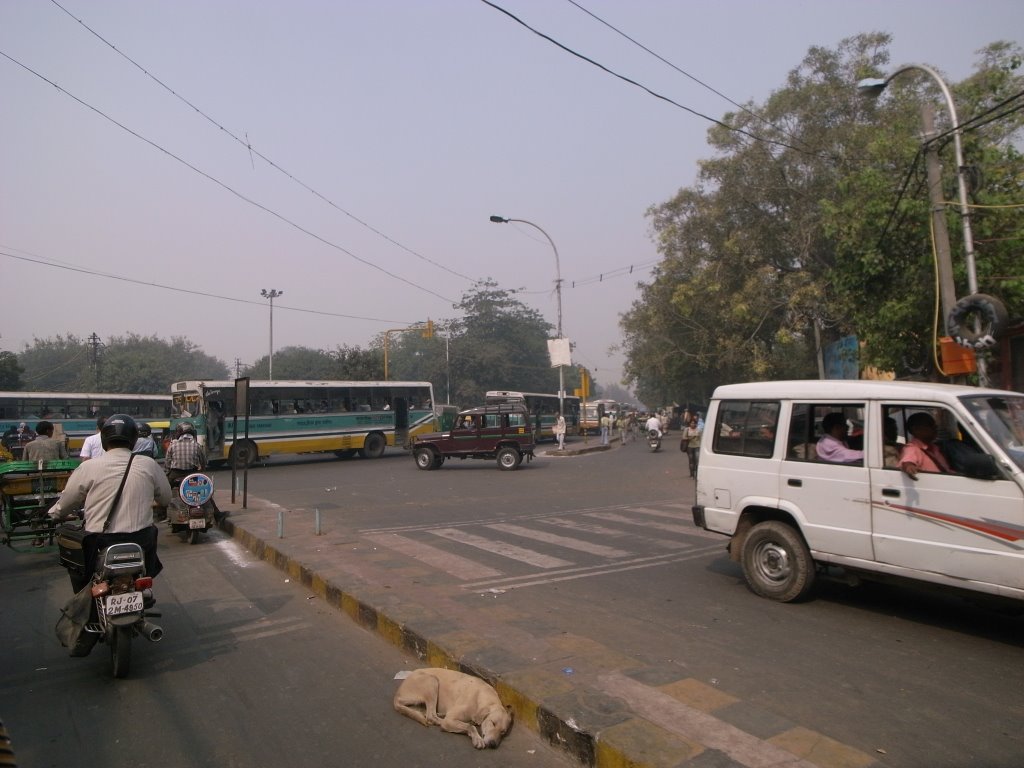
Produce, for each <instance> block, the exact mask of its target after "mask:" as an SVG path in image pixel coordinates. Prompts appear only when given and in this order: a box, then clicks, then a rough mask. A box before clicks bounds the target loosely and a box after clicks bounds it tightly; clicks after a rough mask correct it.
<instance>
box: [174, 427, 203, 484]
mask: <svg viewBox="0 0 1024 768" xmlns="http://www.w3.org/2000/svg"><path fill="white" fill-rule="evenodd" d="M177 429H178V431H179V433H180V435H179V437H178V438H177V439H176V440H174V441H172V442H171V444H170V445H169V446H167V455H166V456H165V457H164V471H165V472H166V473H167V479H168V480H170V481H171V483H177V482H180V481H181V480H182V478H185V477H187V476H188V475H191V474H192V473H193V472H202V471H203V470H204V469H206V451H205V450H204V449H203V446H201V445H200V444H199V441H198V440H197V439H196V428H195V426H193V425H192V424H191V422H188V421H184V422H182V423H181V424H179V425H178V427H177Z"/></svg>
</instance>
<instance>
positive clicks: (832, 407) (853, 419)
mask: <svg viewBox="0 0 1024 768" xmlns="http://www.w3.org/2000/svg"><path fill="white" fill-rule="evenodd" d="M829 414H835V415H831V416H830V415H829ZM864 414H865V408H864V403H793V412H792V416H791V417H790V419H789V437H788V438H787V441H786V458H787V459H789V460H790V461H816V462H822V461H825V459H823V458H822V457H821V456H820V455H819V454H818V441H819V440H821V438H822V437H823V436H824V434H825V431H824V429H823V428H822V424H823V423H824V422H825V420H826V418H827V419H828V420H829V421H830V422H831V421H835V420H839V421H842V422H843V423H845V425H846V430H845V434H844V436H843V442H844V443H845V446H846V448H847V449H849V450H850V451H863V450H864V432H865V424H864ZM833 444H834V443H833ZM840 450H842V449H840ZM827 463H832V464H847V465H850V466H864V460H863V458H862V457H860V458H857V459H854V458H852V457H851V458H846V457H844V460H842V461H840V460H839V459H837V458H832V459H831V460H830V461H828V462H827Z"/></svg>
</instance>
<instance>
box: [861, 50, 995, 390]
mask: <svg viewBox="0 0 1024 768" xmlns="http://www.w3.org/2000/svg"><path fill="white" fill-rule="evenodd" d="M914 69H916V70H918V71H920V72H924V73H925V74H926V75H928V76H929V77H931V78H932V80H934V81H935V83H936V85H938V86H939V90H940V91H942V96H943V98H944V99H945V101H946V110H947V111H948V112H949V120H950V123H951V125H952V126H953V127H952V132H953V153H954V157H955V161H956V181H957V193H958V197H959V203H960V218H961V219H962V221H963V224H962V227H963V237H964V261H965V263H966V265H967V291H968V294H971V295H973V294H975V293H977V292H978V271H977V264H976V261H975V258H974V233H973V232H972V230H971V209H970V206H969V205H968V203H967V167H966V166H965V165H964V147H963V139H962V136H963V129H962V128H961V127H960V118H959V117H958V116H957V113H956V104H955V103H954V102H953V94H952V93H951V92H950V90H949V86H948V85H946V81H945V80H943V79H942V76H941V75H940V74H939V73H938V72H937V71H935V70H934V69H932V68H931V67H929V66H928V65H927V64H905V65H903V66H902V67H900V68H899V69H897V70H896V71H895V72H893V73H892V74H891V75H889V76H888V77H886V78H882V79H879V78H873V77H869V78H866V79H864V80H861V81H860V82H859V83H857V90H859V91H860V92H861V93H863V94H866V95H870V96H878V95H879V94H881V93H882V91H884V90H885V89H886V87H887V86H888V85H889V83H891V82H892V80H893V78H895V77H897V76H898V75H901V74H903V73H904V72H909V71H910V70H914ZM924 119H925V141H926V142H927V141H929V140H930V139H931V135H930V130H933V129H930V126H929V124H928V122H929V119H928V113H927V112H926V113H925V118H924ZM929 186H932V184H931V181H929ZM942 223H943V225H944V224H945V219H944V218H943V219H942ZM947 241H948V236H947ZM946 268H947V269H948V270H949V272H950V274H952V266H951V265H949V264H947V265H946ZM953 303H956V295H955V288H954V295H953ZM950 310H951V307H946V306H943V311H944V312H945V313H946V318H945V319H946V321H947V322H948V321H949V313H950ZM977 362H978V379H979V382H980V383H981V385H982V386H985V385H986V384H987V383H988V382H987V380H988V375H987V372H986V370H985V361H984V359H983V358H981V357H980V356H979V357H978V361H977Z"/></svg>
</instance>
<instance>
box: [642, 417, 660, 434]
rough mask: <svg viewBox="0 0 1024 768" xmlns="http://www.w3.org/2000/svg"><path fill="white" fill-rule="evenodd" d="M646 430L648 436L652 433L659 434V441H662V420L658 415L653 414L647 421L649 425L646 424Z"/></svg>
mask: <svg viewBox="0 0 1024 768" xmlns="http://www.w3.org/2000/svg"><path fill="white" fill-rule="evenodd" d="M644 429H645V430H647V434H650V433H651V432H652V431H654V432H657V433H658V439H659V440H660V439H661V419H659V418H658V414H656V413H652V414H651V417H650V418H649V419H648V420H647V423H646V424H644Z"/></svg>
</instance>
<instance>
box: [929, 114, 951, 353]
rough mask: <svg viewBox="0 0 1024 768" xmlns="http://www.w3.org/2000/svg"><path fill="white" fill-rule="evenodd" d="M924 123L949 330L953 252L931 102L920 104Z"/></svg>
mask: <svg viewBox="0 0 1024 768" xmlns="http://www.w3.org/2000/svg"><path fill="white" fill-rule="evenodd" d="M921 126H922V128H923V129H924V137H923V138H924V141H925V142H926V143H925V152H924V154H925V167H926V169H927V171H928V200H929V202H930V203H931V206H932V228H933V230H934V232H935V251H936V259H937V261H938V264H937V267H936V268H937V270H938V273H939V297H940V299H941V302H942V333H943V335H948V334H947V332H946V323H947V322H949V315H950V313H951V312H952V311H953V307H954V306H956V285H955V284H954V282H953V256H952V253H951V251H950V248H949V229H948V228H947V226H946V205H945V200H944V197H945V195H943V193H942V164H941V163H940V162H939V149H938V147H937V146H936V145H935V142H934V141H929V139H931V138H933V137H934V136H935V110H934V109H933V108H932V106H931V105H930V104H927V103H926V104H924V105H923V106H922V107H921Z"/></svg>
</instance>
